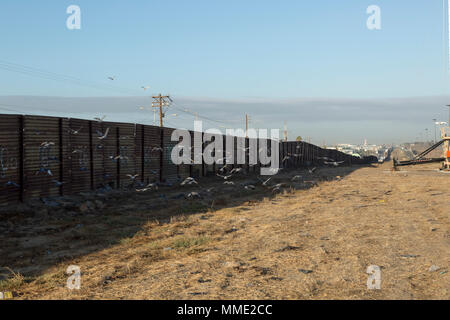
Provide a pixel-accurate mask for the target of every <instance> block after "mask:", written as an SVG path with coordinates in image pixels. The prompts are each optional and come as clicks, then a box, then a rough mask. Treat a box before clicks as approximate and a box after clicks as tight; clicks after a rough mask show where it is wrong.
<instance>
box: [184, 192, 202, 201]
mask: <svg viewBox="0 0 450 320" xmlns="http://www.w3.org/2000/svg"><path fill="white" fill-rule="evenodd" d="M187 198H188V199H195V198H197V199H200V198H201V196H200V194H199V193H198V192H191V193H189V194H188V195H187Z"/></svg>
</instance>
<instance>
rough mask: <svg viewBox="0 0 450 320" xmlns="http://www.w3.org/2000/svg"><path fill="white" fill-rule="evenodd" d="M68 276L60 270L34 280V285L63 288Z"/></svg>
mask: <svg viewBox="0 0 450 320" xmlns="http://www.w3.org/2000/svg"><path fill="white" fill-rule="evenodd" d="M67 277H68V276H67V275H66V273H65V270H61V271H59V272H56V273H47V274H43V275H41V276H39V277H37V278H36V280H35V283H36V284H38V285H44V284H45V285H48V286H49V287H52V288H55V287H58V286H59V287H64V285H65V280H66V278H67Z"/></svg>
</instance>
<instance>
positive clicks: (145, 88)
mask: <svg viewBox="0 0 450 320" xmlns="http://www.w3.org/2000/svg"><path fill="white" fill-rule="evenodd" d="M141 88H142V89H144V91H146V90H147V89H150V86H145V87H144V86H142V87H141Z"/></svg>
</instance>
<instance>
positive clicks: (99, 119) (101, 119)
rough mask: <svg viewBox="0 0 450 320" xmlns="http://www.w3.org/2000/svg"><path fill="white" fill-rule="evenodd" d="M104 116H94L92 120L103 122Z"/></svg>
mask: <svg viewBox="0 0 450 320" xmlns="http://www.w3.org/2000/svg"><path fill="white" fill-rule="evenodd" d="M105 118H106V116H103V117H101V118H98V117H95V118H94V120H95V121H97V122H103V120H105Z"/></svg>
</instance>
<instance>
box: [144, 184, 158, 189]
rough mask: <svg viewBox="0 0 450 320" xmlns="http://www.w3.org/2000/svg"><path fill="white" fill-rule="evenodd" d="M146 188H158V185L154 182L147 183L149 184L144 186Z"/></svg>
mask: <svg viewBox="0 0 450 320" xmlns="http://www.w3.org/2000/svg"><path fill="white" fill-rule="evenodd" d="M146 188H147V189H150V190H158V185H157V184H156V183H149V184H148V185H147V186H146Z"/></svg>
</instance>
